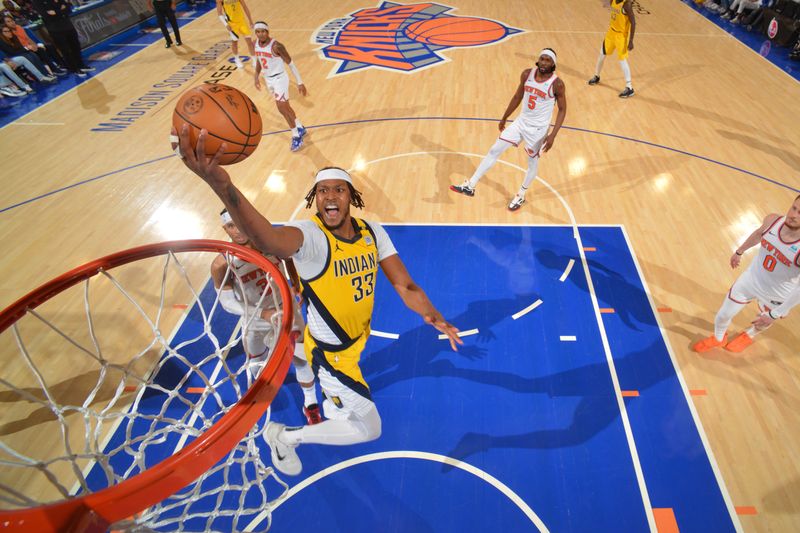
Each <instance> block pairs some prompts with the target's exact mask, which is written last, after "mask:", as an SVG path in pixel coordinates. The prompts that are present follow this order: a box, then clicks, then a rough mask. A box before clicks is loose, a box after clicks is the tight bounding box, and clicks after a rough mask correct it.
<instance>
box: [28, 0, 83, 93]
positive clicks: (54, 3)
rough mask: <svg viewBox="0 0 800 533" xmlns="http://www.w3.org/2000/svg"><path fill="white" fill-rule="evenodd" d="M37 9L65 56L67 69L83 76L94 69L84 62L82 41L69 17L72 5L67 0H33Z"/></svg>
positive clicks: (59, 49)
mask: <svg viewBox="0 0 800 533" xmlns="http://www.w3.org/2000/svg"><path fill="white" fill-rule="evenodd" d="M33 5H34V7H35V8H36V11H37V12H38V13H39V14H40V15H41V16H42V22H43V23H44V27H45V28H46V29H47V33H49V34H50V37H51V38H52V39H53V43H54V44H55V45H56V48H58V51H59V52H60V53H61V57H63V58H64V62H65V64H66V67H67V69H69V71H70V72H72V73H74V74H75V75H76V76H79V77H81V78H85V77H86V73H87V72H92V71H94V70H95V69H94V67H89V66H87V65H86V63H84V62H83V58H82V57H81V43H80V40H79V39H78V32H77V31H76V30H75V26H73V25H72V21H71V20H70V18H69V14H70V11H71V10H72V6H71V5H70V3H69V2H68V1H67V0H33Z"/></svg>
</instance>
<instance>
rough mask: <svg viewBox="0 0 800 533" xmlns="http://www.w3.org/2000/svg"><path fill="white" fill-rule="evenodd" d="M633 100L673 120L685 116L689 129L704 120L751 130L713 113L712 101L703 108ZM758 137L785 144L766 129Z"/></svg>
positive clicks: (659, 100)
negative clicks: (663, 111) (665, 111)
mask: <svg viewBox="0 0 800 533" xmlns="http://www.w3.org/2000/svg"><path fill="white" fill-rule="evenodd" d="M634 98H636V99H637V100H640V101H643V102H645V103H647V104H649V105H653V106H657V107H663V108H666V109H668V110H669V111H671V112H673V113H672V115H673V117H674V119H675V120H679V119H677V117H675V116H674V115H675V113H681V114H683V115H686V119H687V120H689V121H691V123H687V124H686V126H687V127H689V128H691V124H695V123H697V122H698V121H703V120H705V121H709V122H716V123H718V124H720V125H722V126H724V127H727V128H731V127H734V128H738V129H739V130H741V131H752V130H753V125H752V124H750V123H746V122H742V121H741V120H738V119H737V118H736V116H735V115H733V114H731V113H717V112H715V111H713V109H712V108H713V105H714V102H713V101H707V102H704V107H696V106H693V105H689V104H687V103H686V102H685V101H680V100H675V99H674V98H650V97H648V96H645V95H641V94H637V95H636V96H635V97H634ZM759 135H760V136H761V137H762V138H766V139H770V140H772V141H774V142H775V143H777V144H779V145H781V144H786V139H785V138H783V137H780V136H778V135H775V134H773V133H770V132H769V131H768V130H767V129H763V131H762V130H759Z"/></svg>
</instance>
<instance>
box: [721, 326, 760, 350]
mask: <svg viewBox="0 0 800 533" xmlns="http://www.w3.org/2000/svg"><path fill="white" fill-rule="evenodd" d="M751 344H753V337H751V336H750V335H748V334H747V332H746V331H743V332H741V333H739V334H738V335H737V336H736V337H734V338H733V340H732V341H731V342H729V343H728V344H726V345H725V349H726V350H728V351H729V352H736V353H739V352H741V351H743V350H744V349H745V348H747V347H748V346H750V345H751Z"/></svg>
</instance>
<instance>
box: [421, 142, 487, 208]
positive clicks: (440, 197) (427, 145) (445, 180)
mask: <svg viewBox="0 0 800 533" xmlns="http://www.w3.org/2000/svg"><path fill="white" fill-rule="evenodd" d="M411 142H412V143H413V144H414V145H415V146H417V147H418V148H419V149H420V150H421V151H423V152H429V155H428V157H431V158H432V159H433V160H434V167H433V168H434V170H433V177H434V180H435V182H436V188H435V191H434V193H433V196H429V197H423V198H422V201H423V202H428V203H433V204H452V203H454V202H455V194H456V193H453V192H452V191H450V185H457V184H460V183H461V182H463V181H464V180H465V179H467V178H469V177H470V176H472V173H473V172H474V171H475V168H476V167H477V165H478V163H479V162H480V160H479V159H477V158H472V157H468V156H465V155H462V154H459V153H456V152H455V151H454V149H453V148H450V147H449V146H445V145H443V144H438V143H436V142H434V141H432V140H430V139H428V138H427V137H425V136H423V135H420V134H418V133H414V134H412V135H411ZM456 150H457V149H456ZM430 152H453V153H450V154H441V153H430ZM483 181H484V182H485V183H487V184H489V186H490V187H495V188H496V187H497V184H495V183H494V182H493V181H492V180H491V179H484V180H483Z"/></svg>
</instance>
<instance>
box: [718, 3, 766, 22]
mask: <svg viewBox="0 0 800 533" xmlns="http://www.w3.org/2000/svg"><path fill="white" fill-rule="evenodd" d="M759 7H761V0H733V2H731V7H730V9H729V10H728V11H726V12H725V13H723V14H722V18H724V19H726V20H730V21H731V22H732V23H734V24H739V23H740V22H741V21H742V17H743V16H744V14H745V10H747V12H748V13H749V12H750V11H752V10H753V9H757V8H759Z"/></svg>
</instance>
